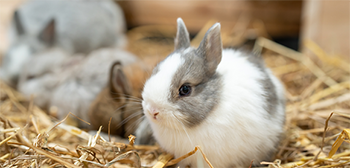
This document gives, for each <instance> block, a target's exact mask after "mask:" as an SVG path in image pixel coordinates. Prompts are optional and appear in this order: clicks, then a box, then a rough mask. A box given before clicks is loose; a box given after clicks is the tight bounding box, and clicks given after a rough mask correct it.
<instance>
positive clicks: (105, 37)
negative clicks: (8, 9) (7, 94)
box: [0, 0, 126, 84]
mask: <svg viewBox="0 0 350 168" xmlns="http://www.w3.org/2000/svg"><path fill="white" fill-rule="evenodd" d="M125 30H126V23H125V19H124V14H123V11H122V9H121V8H120V7H119V6H117V4H115V3H114V2H113V1H111V0H84V1H82V0H77V1H71V0H29V1H27V2H25V3H24V4H23V5H21V6H20V7H19V8H18V9H17V10H16V11H15V13H14V15H13V19H12V24H11V27H10V43H11V45H10V47H9V49H8V51H7V53H6V54H5V56H4V60H3V63H2V67H1V69H0V77H1V78H2V79H3V80H5V81H7V82H8V83H10V84H15V82H16V80H17V78H18V75H19V74H18V73H19V71H20V69H21V66H22V65H23V63H24V62H25V61H26V60H28V59H29V58H30V57H31V56H32V55H33V54H35V53H38V52H41V51H43V50H45V49H47V48H51V47H58V48H62V49H63V50H64V51H65V52H67V53H68V54H73V53H84V54H87V53H89V52H91V51H93V50H96V49H98V48H102V47H111V46H113V47H114V46H119V44H120V43H125V42H123V41H125V37H124V36H125V34H124V33H125Z"/></svg>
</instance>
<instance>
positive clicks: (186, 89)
mask: <svg viewBox="0 0 350 168" xmlns="http://www.w3.org/2000/svg"><path fill="white" fill-rule="evenodd" d="M191 91H192V88H191V86H189V85H187V84H184V85H182V86H181V87H180V89H179V95H180V96H188V95H190V94H191Z"/></svg>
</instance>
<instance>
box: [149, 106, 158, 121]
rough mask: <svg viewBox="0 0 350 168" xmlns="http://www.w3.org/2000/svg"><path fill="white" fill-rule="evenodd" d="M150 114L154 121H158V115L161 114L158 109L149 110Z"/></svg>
mask: <svg viewBox="0 0 350 168" xmlns="http://www.w3.org/2000/svg"><path fill="white" fill-rule="evenodd" d="M149 112H150V114H151V116H153V118H154V119H157V115H158V114H159V112H158V110H157V109H155V108H151V109H150V110H149Z"/></svg>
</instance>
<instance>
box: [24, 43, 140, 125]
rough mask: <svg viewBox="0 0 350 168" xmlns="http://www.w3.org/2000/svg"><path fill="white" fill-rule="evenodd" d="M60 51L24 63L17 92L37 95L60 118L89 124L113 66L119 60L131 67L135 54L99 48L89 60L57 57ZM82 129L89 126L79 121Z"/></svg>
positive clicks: (40, 101) (39, 100)
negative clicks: (72, 117) (74, 118)
mask: <svg viewBox="0 0 350 168" xmlns="http://www.w3.org/2000/svg"><path fill="white" fill-rule="evenodd" d="M57 52H59V51H56V50H52V51H51V53H46V54H45V55H41V56H35V57H33V58H32V59H31V60H30V61H29V62H27V63H25V65H24V68H23V70H22V71H23V72H22V73H21V76H20V81H19V84H18V89H19V91H20V92H22V93H24V94H25V95H26V96H28V97H29V96H30V95H32V94H34V95H37V96H36V98H35V99H34V102H35V103H37V104H38V105H41V106H42V107H44V108H45V107H46V108H49V107H51V106H56V107H57V108H58V118H59V119H63V118H64V117H65V116H66V115H67V114H68V113H69V112H72V113H73V114H75V115H76V116H78V117H80V118H81V119H84V120H85V121H89V118H88V114H87V113H88V109H89V106H90V104H91V102H92V101H93V100H94V99H95V98H96V96H97V95H98V94H99V93H100V92H101V90H102V88H104V87H105V86H106V84H107V82H108V76H109V69H110V67H111V65H112V63H113V62H115V61H120V62H121V63H122V64H123V65H128V64H131V63H133V62H135V61H136V60H137V58H136V56H134V55H133V54H131V53H129V52H127V51H124V50H122V49H117V48H105V49H99V50H96V51H94V52H92V53H91V54H89V55H88V56H87V57H86V56H81V57H79V56H70V55H68V54H67V55H66V56H64V55H63V54H62V55H58V54H57ZM50 58H51V59H53V60H51V61H47V63H50V64H51V65H47V66H46V65H43V64H42V63H43V62H44V60H46V59H50ZM54 60H55V61H54ZM32 67H40V68H32ZM25 72H26V73H25ZM79 126H82V127H86V126H87V125H82V123H81V122H80V124H79Z"/></svg>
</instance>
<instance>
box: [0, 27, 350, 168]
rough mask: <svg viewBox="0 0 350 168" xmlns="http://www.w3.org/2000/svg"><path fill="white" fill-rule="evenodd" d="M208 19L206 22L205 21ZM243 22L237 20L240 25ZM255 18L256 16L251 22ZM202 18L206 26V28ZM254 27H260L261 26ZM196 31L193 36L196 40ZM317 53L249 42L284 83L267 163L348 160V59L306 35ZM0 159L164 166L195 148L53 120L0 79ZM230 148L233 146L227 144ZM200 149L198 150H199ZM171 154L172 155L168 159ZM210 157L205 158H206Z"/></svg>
mask: <svg viewBox="0 0 350 168" xmlns="http://www.w3.org/2000/svg"><path fill="white" fill-rule="evenodd" d="M208 25H211V24H208ZM242 25H243V26H242ZM258 25H259V24H258ZM206 27H207V26H205V29H207V28H206ZM242 29H246V27H245V26H244V24H241V25H240V26H237V27H236V28H235V31H238V32H241V33H235V34H234V35H232V33H230V32H223V35H222V36H223V37H222V38H223V41H224V45H226V46H230V45H231V46H233V45H236V44H238V43H240V42H242V41H243V40H242V38H246V37H247V36H250V35H247V32H245V31H239V30H242ZM260 35H261V34H260ZM200 36H203V32H202V33H199V35H198V36H197V37H196V38H194V40H193V41H192V45H198V44H197V43H198V40H197V39H201V37H200ZM304 45H306V47H307V48H309V49H310V50H311V51H313V53H314V54H315V55H316V56H317V57H316V58H313V59H311V57H309V56H307V55H302V54H301V53H299V52H295V51H293V50H290V49H288V48H285V47H283V46H280V45H278V44H276V43H274V42H272V41H270V40H268V39H266V38H259V39H258V40H257V42H256V45H255V47H254V49H255V51H256V52H261V53H262V55H263V57H264V59H265V60H266V63H267V65H268V66H269V67H271V69H272V71H273V72H274V73H275V74H276V75H277V76H278V77H279V78H280V79H281V80H282V81H283V83H284V85H285V86H286V97H287V100H288V103H287V108H286V113H287V117H286V126H285V130H286V131H285V132H286V133H285V137H284V138H283V139H282V141H281V144H280V145H279V147H278V151H277V153H276V158H275V161H274V162H264V163H263V164H265V165H266V166H268V167H297V166H299V167H320V166H324V167H335V166H340V167H345V166H350V145H349V138H350V137H349V136H350V129H349V123H350V101H349V100H350V92H349V89H350V80H349V73H350V69H349V67H350V65H349V63H347V62H345V61H343V60H342V59H341V58H340V57H337V56H330V55H327V54H326V53H324V52H323V51H322V49H320V48H319V47H318V46H317V45H316V44H314V43H313V42H311V41H308V42H306V43H305V44H304ZM0 111H1V115H0V153H1V156H0V163H1V165H2V167H63V166H66V167H108V166H110V167H130V166H132V167H140V166H142V167H152V166H153V167H157V168H160V167H164V166H168V165H174V164H176V163H177V162H178V161H180V160H182V159H184V158H185V157H187V156H189V155H192V154H194V153H195V152H196V151H197V150H199V151H200V152H201V149H200V148H198V147H196V148H195V149H194V150H193V149H188V151H189V153H188V154H187V155H185V156H184V157H181V158H177V159H173V157H172V156H171V155H170V154H166V153H165V152H164V151H162V150H161V149H160V148H159V147H158V146H136V145H133V140H134V138H135V137H133V136H130V143H129V144H124V143H118V142H111V141H110V140H104V139H103V138H101V137H100V136H99V132H97V134H96V135H95V136H92V135H89V134H88V133H86V132H85V131H83V130H80V129H78V128H76V127H72V126H69V125H66V124H64V123H63V122H57V120H55V119H54V118H53V117H52V116H49V115H47V114H46V113H45V112H44V111H42V110H41V109H39V108H38V107H37V106H35V105H34V104H33V101H32V100H27V99H25V98H23V97H22V96H21V95H20V94H19V93H17V92H16V91H15V90H13V89H12V88H10V87H8V86H7V85H6V84H4V83H3V82H1V83H0ZM232 152H234V151H232ZM202 155H203V157H205V154H203V153H202ZM172 159H173V160H172ZM208 164H209V162H208Z"/></svg>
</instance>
